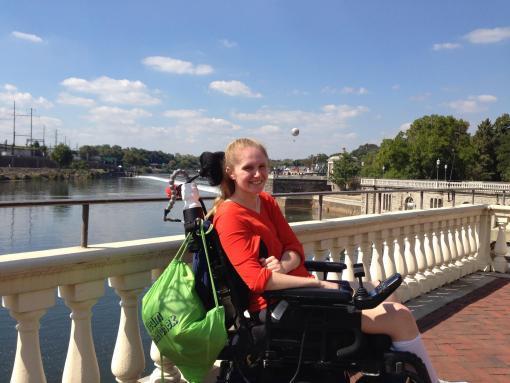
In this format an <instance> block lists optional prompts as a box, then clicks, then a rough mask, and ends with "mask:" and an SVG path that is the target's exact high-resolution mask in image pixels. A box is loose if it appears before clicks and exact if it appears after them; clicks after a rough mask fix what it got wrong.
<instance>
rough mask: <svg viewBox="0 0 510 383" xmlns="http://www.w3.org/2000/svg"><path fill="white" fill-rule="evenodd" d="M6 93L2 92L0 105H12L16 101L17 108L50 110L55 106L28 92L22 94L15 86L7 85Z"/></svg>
mask: <svg viewBox="0 0 510 383" xmlns="http://www.w3.org/2000/svg"><path fill="white" fill-rule="evenodd" d="M3 88H4V89H5V92H0V103H1V104H5V105H12V104H13V102H14V101H16V107H25V108H32V107H34V108H44V109H49V108H51V107H53V104H52V103H51V102H50V101H48V100H47V99H45V98H44V97H34V96H32V95H31V94H30V93H28V92H20V91H19V90H18V88H17V87H16V86H15V85H12V84H5V85H4V86H3Z"/></svg>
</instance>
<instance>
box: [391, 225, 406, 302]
mask: <svg viewBox="0 0 510 383" xmlns="http://www.w3.org/2000/svg"><path fill="white" fill-rule="evenodd" d="M391 232H392V235H391V245H390V247H389V253H390V254H393V257H391V258H392V259H393V260H394V262H392V265H393V267H391V266H389V267H388V269H387V270H388V272H387V274H386V275H387V276H389V275H392V274H393V273H396V272H398V273H399V274H400V275H402V278H403V282H402V284H401V285H400V287H399V288H398V290H397V295H398V297H399V299H400V301H402V302H406V301H408V300H409V299H410V298H411V292H410V290H409V286H408V285H407V281H408V280H409V278H407V266H406V263H405V260H404V236H403V235H402V234H401V229H400V228H395V229H393V230H392V231H391ZM385 265H386V263H385Z"/></svg>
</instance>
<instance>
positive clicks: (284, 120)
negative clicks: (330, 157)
mask: <svg viewBox="0 0 510 383" xmlns="http://www.w3.org/2000/svg"><path fill="white" fill-rule="evenodd" d="M368 110H369V109H368V108H367V107H366V106H350V105H332V104H330V105H324V106H323V107H322V108H321V110H320V111H317V112H306V111H303V110H271V109H260V110H258V111H257V112H255V113H235V114H234V115H233V116H234V118H236V119H237V120H239V121H244V122H250V121H252V122H258V123H265V124H266V125H272V126H278V127H279V128H280V129H281V131H282V132H283V131H287V129H288V130H289V131H290V129H292V128H295V127H298V128H300V130H301V133H304V134H305V135H306V134H314V133H321V135H322V136H324V137H326V138H327V137H329V136H328V135H329V134H330V133H332V132H336V131H337V130H338V129H344V128H346V127H347V121H348V120H349V119H352V118H355V117H358V116H360V115H362V114H364V113H366V112H368Z"/></svg>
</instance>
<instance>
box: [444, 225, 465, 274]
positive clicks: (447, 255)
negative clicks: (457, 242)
mask: <svg viewBox="0 0 510 383" xmlns="http://www.w3.org/2000/svg"><path fill="white" fill-rule="evenodd" d="M440 226H441V249H442V250H443V262H444V265H445V267H446V270H445V272H446V278H447V282H448V283H451V282H453V281H455V280H457V279H459V278H460V271H459V270H458V269H457V268H456V267H455V265H454V264H453V263H452V252H451V249H450V244H449V242H448V220H443V221H441V223H440Z"/></svg>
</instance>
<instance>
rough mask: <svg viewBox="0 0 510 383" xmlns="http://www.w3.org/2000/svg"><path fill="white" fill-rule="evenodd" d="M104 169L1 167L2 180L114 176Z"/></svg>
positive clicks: (0, 179) (0, 175)
mask: <svg viewBox="0 0 510 383" xmlns="http://www.w3.org/2000/svg"><path fill="white" fill-rule="evenodd" d="M112 175H113V173H110V172H108V171H107V170H103V169H79V170H76V169H52V168H6V167H0V181H9V180H34V179H35V180H37V179H40V180H44V179H47V180H65V179H71V178H100V177H108V176H112Z"/></svg>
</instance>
